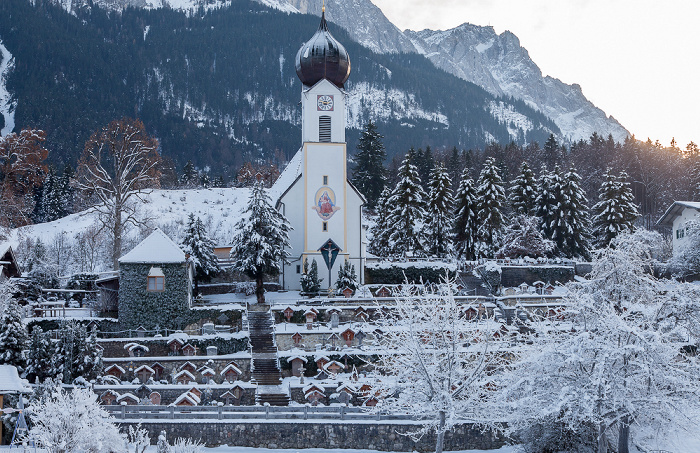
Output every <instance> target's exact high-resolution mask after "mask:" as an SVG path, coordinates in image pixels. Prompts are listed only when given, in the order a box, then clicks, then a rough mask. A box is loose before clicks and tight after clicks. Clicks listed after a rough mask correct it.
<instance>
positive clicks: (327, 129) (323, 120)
mask: <svg viewBox="0 0 700 453" xmlns="http://www.w3.org/2000/svg"><path fill="white" fill-rule="evenodd" d="M318 141H319V142H322V143H330V142H331V117H330V116H327V115H323V116H320V117H319V118H318Z"/></svg>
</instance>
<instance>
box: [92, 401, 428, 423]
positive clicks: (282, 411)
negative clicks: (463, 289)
mask: <svg viewBox="0 0 700 453" xmlns="http://www.w3.org/2000/svg"><path fill="white" fill-rule="evenodd" d="M103 407H104V408H105V409H106V410H107V411H108V412H110V413H111V414H112V415H113V416H114V417H115V418H116V419H117V420H132V419H138V420H142V421H144V422H145V421H149V420H152V421H155V420H185V419H198V420H202V419H205V420H207V419H208V420H285V421H290V420H368V421H370V420H372V421H379V420H403V421H413V420H416V418H415V417H413V416H410V415H407V414H383V413H380V412H370V411H368V410H367V409H365V408H361V407H353V406H310V405H304V406H129V405H121V406H116V405H108V406H103Z"/></svg>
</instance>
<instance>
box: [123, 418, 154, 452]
mask: <svg viewBox="0 0 700 453" xmlns="http://www.w3.org/2000/svg"><path fill="white" fill-rule="evenodd" d="M126 443H127V450H129V452H131V449H132V448H133V449H134V453H144V452H145V451H146V448H148V446H149V445H151V438H150V437H149V435H148V430H146V429H144V428H142V427H141V424H140V423H139V424H138V425H136V427H135V428H134V426H133V425H129V429H128V430H127V432H126Z"/></svg>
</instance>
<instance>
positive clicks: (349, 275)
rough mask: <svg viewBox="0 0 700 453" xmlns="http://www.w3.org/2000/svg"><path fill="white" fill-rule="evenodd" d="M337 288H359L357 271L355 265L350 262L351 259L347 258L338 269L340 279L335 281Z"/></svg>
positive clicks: (339, 289)
mask: <svg viewBox="0 0 700 453" xmlns="http://www.w3.org/2000/svg"><path fill="white" fill-rule="evenodd" d="M335 288H336V290H338V291H342V290H344V289H345V288H350V289H351V290H353V291H355V290H357V273H356V272H355V266H354V265H353V264H351V263H350V260H345V263H344V264H343V266H342V267H341V268H340V269H339V270H338V279H337V280H336V282H335Z"/></svg>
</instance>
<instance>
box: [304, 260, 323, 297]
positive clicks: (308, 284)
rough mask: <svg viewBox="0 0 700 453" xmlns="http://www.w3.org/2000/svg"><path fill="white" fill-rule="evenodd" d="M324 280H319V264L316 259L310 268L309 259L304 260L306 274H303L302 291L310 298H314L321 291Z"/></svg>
mask: <svg viewBox="0 0 700 453" xmlns="http://www.w3.org/2000/svg"><path fill="white" fill-rule="evenodd" d="M322 281H323V279H322V278H318V264H316V260H315V259H314V260H313V261H312V262H311V268H309V260H308V258H304V273H303V274H301V281H300V283H301V291H302V292H304V293H307V294H308V295H309V296H314V295H316V294H318V293H319V291H321V282H322Z"/></svg>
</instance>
